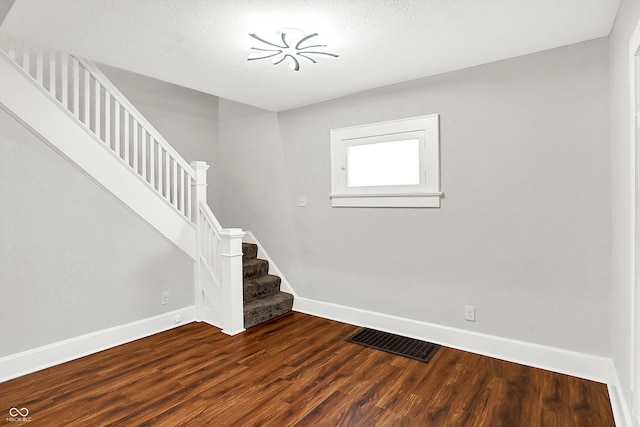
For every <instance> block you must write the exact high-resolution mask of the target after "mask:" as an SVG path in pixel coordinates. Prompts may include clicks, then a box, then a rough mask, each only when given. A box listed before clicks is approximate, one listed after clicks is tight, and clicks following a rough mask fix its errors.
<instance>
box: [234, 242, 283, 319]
mask: <svg viewBox="0 0 640 427" xmlns="http://www.w3.org/2000/svg"><path fill="white" fill-rule="evenodd" d="M242 279H243V300H244V301H243V303H244V304H243V305H244V327H245V328H250V327H252V326H255V325H257V324H258V323H262V322H266V321H267V320H270V319H273V318H276V317H279V316H282V315H284V314H287V313H289V312H290V311H291V308H292V307H293V295H291V294H289V293H286V292H282V291H280V282H281V280H280V277H278V276H274V275H272V274H269V261H267V260H264V259H260V258H258V245H256V244H253V243H242Z"/></svg>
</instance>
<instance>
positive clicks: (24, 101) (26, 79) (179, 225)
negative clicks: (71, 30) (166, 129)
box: [0, 52, 196, 260]
mask: <svg viewBox="0 0 640 427" xmlns="http://www.w3.org/2000/svg"><path fill="white" fill-rule="evenodd" d="M0 107H2V108H3V109H4V110H5V111H7V112H8V113H9V114H11V115H12V116H13V117H15V118H16V119H18V120H19V121H20V122H22V123H23V124H24V125H25V126H27V127H28V128H29V129H30V130H31V131H33V132H34V133H35V134H36V135H38V136H39V137H40V138H41V139H42V140H43V141H44V142H46V143H47V144H49V145H50V146H51V147H52V148H53V149H55V150H56V151H57V152H59V153H60V154H62V155H63V156H64V157H66V158H67V159H69V160H70V161H71V162H72V163H73V164H75V165H77V167H78V168H79V169H80V170H82V171H83V172H84V173H85V174H86V175H87V176H89V177H90V178H92V179H93V180H94V181H95V182H96V183H98V184H99V185H100V186H101V187H103V188H104V189H106V190H107V191H108V192H110V193H111V194H113V195H114V196H115V197H116V198H117V199H118V200H119V201H121V202H122V203H123V205H124V206H126V207H127V208H128V209H130V210H131V211H132V212H134V213H135V214H137V215H138V216H139V217H140V218H142V219H143V220H144V221H146V222H147V223H148V224H149V225H151V227H152V228H154V229H155V230H157V231H158V232H159V233H160V234H161V235H162V236H163V237H164V238H165V239H166V240H167V241H169V242H170V243H171V244H172V245H174V246H175V247H176V248H178V249H179V250H181V251H182V252H183V253H184V254H186V255H187V256H188V257H189V258H191V259H193V260H195V259H196V232H195V226H194V224H193V223H192V222H190V221H189V220H188V219H187V218H186V217H185V216H183V215H181V214H180V212H179V211H177V210H176V209H174V208H173V206H172V205H171V204H170V203H168V202H167V201H166V200H164V199H163V198H161V197H159V196H158V195H157V194H156V193H155V192H154V191H151V190H152V188H151V187H150V186H149V184H148V183H147V182H145V181H144V179H142V178H141V177H140V176H138V175H137V174H136V173H134V172H133V171H132V170H131V169H130V168H129V167H128V166H127V165H126V164H125V163H123V162H122V161H121V160H120V159H119V158H118V157H117V156H116V154H114V153H113V152H112V151H111V150H110V149H109V148H108V147H107V146H106V145H105V144H104V142H102V141H101V140H100V139H99V138H97V137H96V136H95V135H94V134H93V133H92V132H91V131H90V130H89V129H87V128H86V127H85V126H84V124H82V122H80V121H79V120H78V119H76V118H75V117H74V116H73V114H72V113H70V112H69V111H67V110H66V109H65V108H64V107H63V106H62V105H61V104H60V103H59V102H57V100H56V99H55V98H54V97H53V96H51V94H50V93H48V92H47V90H46V89H44V88H42V87H40V86H39V85H38V84H37V83H36V82H35V81H34V80H33V79H32V78H31V77H30V76H29V75H28V74H26V73H25V72H24V71H23V70H22V69H21V68H20V66H19V65H17V64H15V63H14V62H13V61H11V60H10V59H9V58H8V57H7V56H6V55H5V54H4V53H3V52H0Z"/></svg>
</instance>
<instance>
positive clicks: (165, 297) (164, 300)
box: [160, 292, 169, 305]
mask: <svg viewBox="0 0 640 427" xmlns="http://www.w3.org/2000/svg"><path fill="white" fill-rule="evenodd" d="M160 304H162V305H167V304H169V292H163V293H162V298H161V300H160Z"/></svg>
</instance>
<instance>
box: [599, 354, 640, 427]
mask: <svg viewBox="0 0 640 427" xmlns="http://www.w3.org/2000/svg"><path fill="white" fill-rule="evenodd" d="M609 372H610V374H609V378H610V379H609V382H608V384H607V388H608V389H609V399H610V400H611V409H612V410H613V418H614V420H615V422H616V426H618V427H638V426H640V423H639V422H636V424H633V421H632V416H631V408H629V406H628V405H627V401H626V400H625V399H624V396H623V394H622V386H621V384H620V377H619V376H618V371H617V369H616V367H615V364H614V363H613V361H610V364H609Z"/></svg>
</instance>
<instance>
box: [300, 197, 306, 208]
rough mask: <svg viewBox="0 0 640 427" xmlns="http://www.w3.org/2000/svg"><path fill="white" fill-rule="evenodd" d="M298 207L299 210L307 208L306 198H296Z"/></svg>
mask: <svg viewBox="0 0 640 427" xmlns="http://www.w3.org/2000/svg"><path fill="white" fill-rule="evenodd" d="M298 206H299V207H301V208H306V207H307V198H306V197H304V196H300V197H298Z"/></svg>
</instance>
